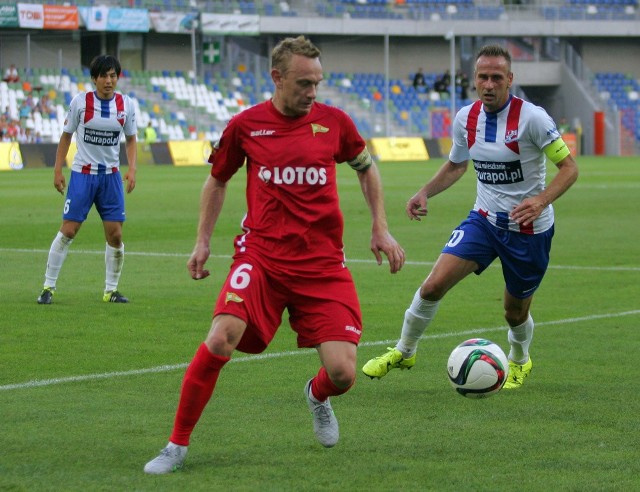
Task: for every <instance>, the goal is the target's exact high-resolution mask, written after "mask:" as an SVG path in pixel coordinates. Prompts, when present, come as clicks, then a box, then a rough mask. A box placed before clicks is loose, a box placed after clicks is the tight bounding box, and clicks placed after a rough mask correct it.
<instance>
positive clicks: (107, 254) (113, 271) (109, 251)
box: [104, 243, 124, 292]
mask: <svg viewBox="0 0 640 492" xmlns="http://www.w3.org/2000/svg"><path fill="white" fill-rule="evenodd" d="M104 264H105V266H106V270H107V271H106V281H105V286H104V291H105V292H111V291H112V290H116V289H117V288H118V282H119V281H120V274H121V273H122V265H123V264H124V243H122V244H121V245H120V247H119V248H112V247H111V246H109V243H107V247H106V249H105V251H104Z"/></svg>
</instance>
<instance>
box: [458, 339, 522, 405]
mask: <svg viewBox="0 0 640 492" xmlns="http://www.w3.org/2000/svg"><path fill="white" fill-rule="evenodd" d="M447 372H448V373H449V382H450V383H451V386H453V387H454V388H455V390H456V391H457V392H458V393H459V394H461V395H462V396H466V397H467V398H486V397H487V396H491V395H495V394H496V393H497V392H498V391H500V390H501V389H502V386H503V385H504V383H505V381H506V380H507V376H508V375H509V362H508V361H507V356H506V355H505V354H504V352H503V351H502V349H501V348H500V347H499V346H498V345H496V344H495V343H493V342H492V341H491V340H485V339H484V338H472V339H470V340H465V341H464V342H462V343H461V344H460V345H458V346H457V347H456V348H455V349H453V352H451V355H450V356H449V361H448V362H447Z"/></svg>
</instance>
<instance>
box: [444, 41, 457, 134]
mask: <svg viewBox="0 0 640 492" xmlns="http://www.w3.org/2000/svg"><path fill="white" fill-rule="evenodd" d="M444 39H447V40H449V52H450V54H449V56H450V60H449V61H450V63H451V65H450V68H449V74H450V75H451V77H450V79H451V80H450V81H449V104H450V105H449V108H450V109H449V111H450V112H451V114H450V117H449V119H450V121H451V129H450V130H449V131H450V132H451V138H453V120H454V118H455V116H456V36H455V34H454V33H453V29H452V30H451V31H448V32H447V34H445V36H444Z"/></svg>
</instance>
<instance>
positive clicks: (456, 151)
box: [449, 111, 470, 163]
mask: <svg viewBox="0 0 640 492" xmlns="http://www.w3.org/2000/svg"><path fill="white" fill-rule="evenodd" d="M462 113H463V112H462V111H458V113H457V114H456V117H455V119H454V120H453V139H452V140H453V141H452V142H451V151H450V152H449V160H450V161H451V162H454V163H460V162H464V161H467V160H469V158H470V155H469V146H468V145H467V129H466V128H465V123H464V122H465V121H466V115H463V114H462Z"/></svg>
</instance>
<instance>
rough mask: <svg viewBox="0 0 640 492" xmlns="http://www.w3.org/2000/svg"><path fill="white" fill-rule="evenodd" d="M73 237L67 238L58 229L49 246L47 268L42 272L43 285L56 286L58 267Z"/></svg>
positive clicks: (60, 265)
mask: <svg viewBox="0 0 640 492" xmlns="http://www.w3.org/2000/svg"><path fill="white" fill-rule="evenodd" d="M72 242H73V239H69V238H68V237H67V236H65V235H64V234H62V233H61V232H60V231H58V234H56V237H55V238H54V240H53V242H52V243H51V248H49V258H48V259H47V269H46V271H45V273H44V286H45V287H48V288H50V289H55V288H56V282H57V281H58V275H60V269H61V268H62V264H63V263H64V260H65V258H66V257H67V253H68V252H69V246H71V243H72Z"/></svg>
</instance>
